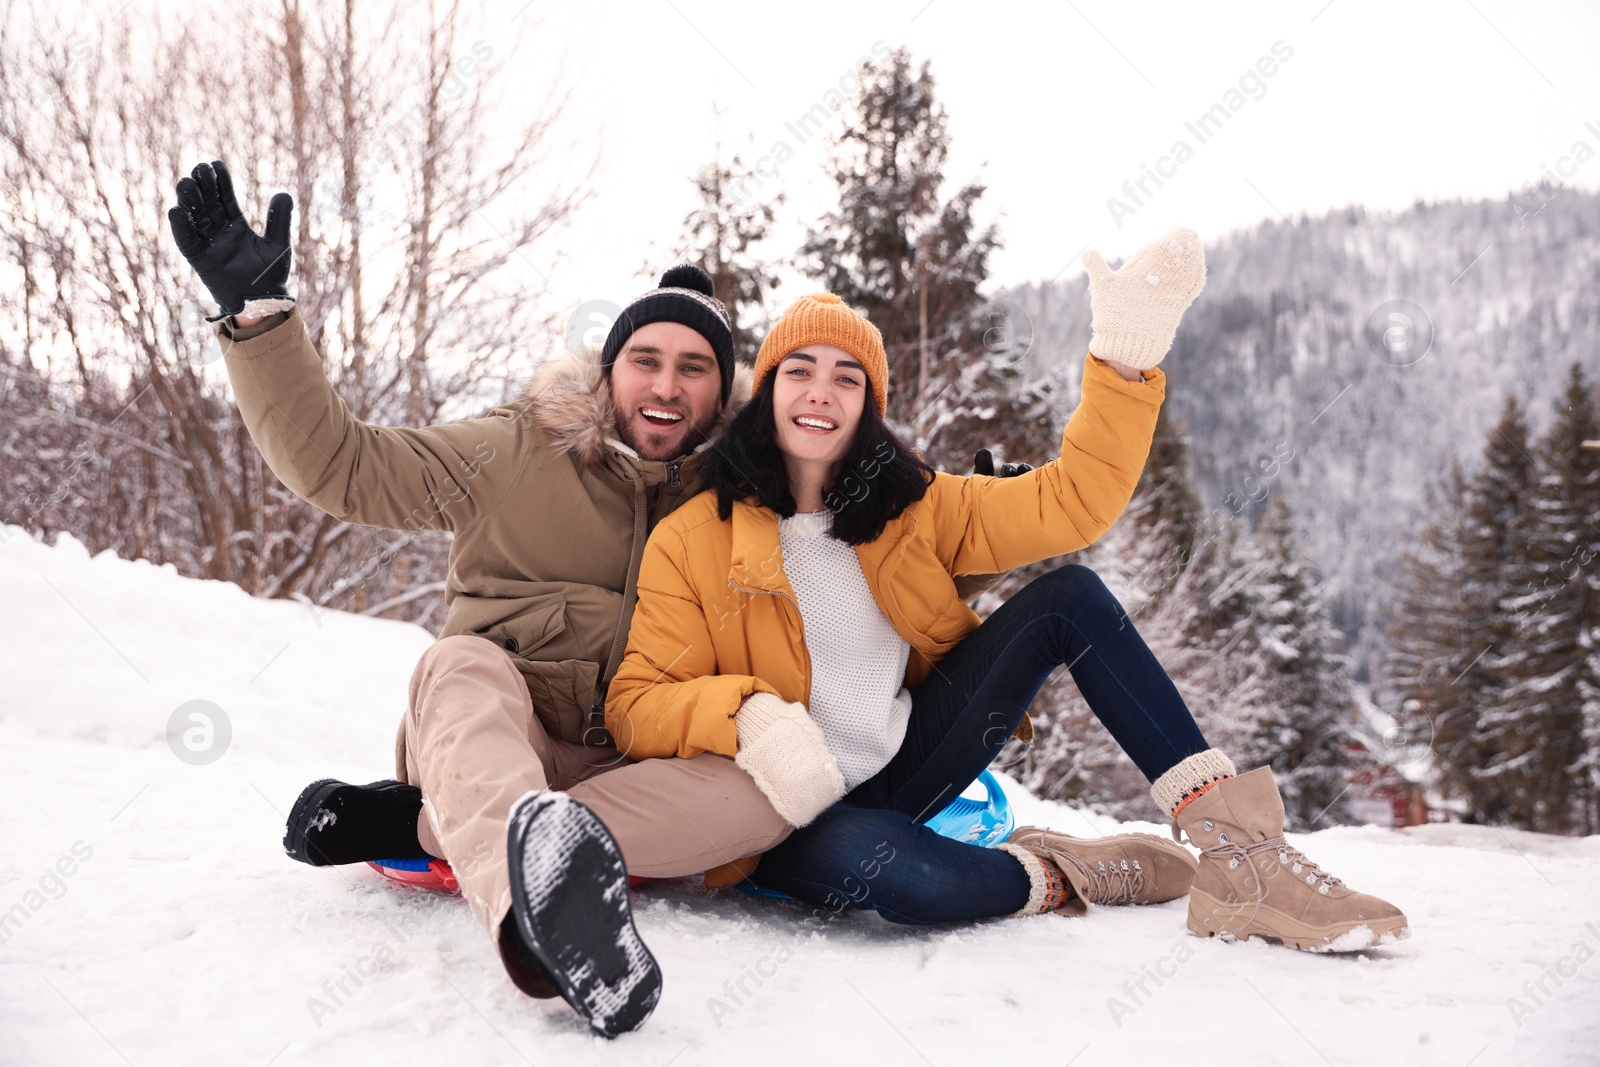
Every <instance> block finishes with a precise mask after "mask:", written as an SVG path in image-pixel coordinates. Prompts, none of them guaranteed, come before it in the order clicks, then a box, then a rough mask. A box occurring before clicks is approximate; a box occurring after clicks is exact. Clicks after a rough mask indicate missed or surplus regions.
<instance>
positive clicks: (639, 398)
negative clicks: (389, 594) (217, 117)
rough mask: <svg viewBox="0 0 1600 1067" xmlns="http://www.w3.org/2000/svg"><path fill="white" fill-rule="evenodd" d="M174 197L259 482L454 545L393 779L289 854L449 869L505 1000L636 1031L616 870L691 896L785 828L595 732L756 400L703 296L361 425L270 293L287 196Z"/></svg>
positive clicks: (642, 311) (319, 798)
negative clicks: (515, 995)
mask: <svg viewBox="0 0 1600 1067" xmlns="http://www.w3.org/2000/svg"><path fill="white" fill-rule="evenodd" d="M177 193H178V206H177V207H175V208H173V209H172V210H171V211H170V212H169V220H170V222H171V225H172V232H173V236H174V238H175V239H176V241H177V243H178V247H179V249H180V251H181V252H182V253H183V255H184V257H185V258H186V259H188V261H189V262H190V264H191V265H192V266H194V268H195V270H196V271H197V272H198V274H199V276H200V279H201V280H202V281H203V282H204V283H205V284H206V286H207V287H208V288H209V290H210V291H211V294H212V296H213V297H214V298H215V299H216V301H217V304H218V305H219V308H220V314H219V315H218V316H217V319H219V320H220V322H219V325H218V335H219V339H220V340H221V342H222V345H223V349H224V353H225V358H226V364H227V370H228V375H229V379H230V381H231V382H232V384H233V389H234V394H235V397H236V399H237V402H238V405H239V410H240V414H241V416H242V417H243V419H244V422H245V425H246V427H247V428H248V430H249V432H250V435H251V438H252V440H254V442H255V444H256V446H257V447H258V448H259V449H260V450H261V453H262V456H263V457H264V458H265V459H266V462H267V464H268V465H269V466H270V467H271V468H272V470H273V473H275V474H276V475H277V476H278V477H279V478H280V479H281V480H282V481H283V483H284V484H285V485H287V486H288V487H289V488H290V489H291V490H293V491H294V492H295V493H296V494H298V495H299V496H300V497H302V498H303V499H305V500H306V501H308V502H310V503H311V504H314V505H315V506H317V507H319V508H321V509H322V510H324V511H326V512H328V513H329V514H331V515H333V516H335V517H337V518H339V519H342V520H345V521H348V522H354V523H360V524H363V525H369V526H382V527H388V528H394V529H399V528H405V529H420V528H426V529H435V530H449V531H451V532H452V533H453V534H454V535H455V536H454V541H453V542H452V544H451V547H450V564H449V575H448V580H447V583H446V593H445V597H446V601H447V604H448V609H449V610H448V614H447V617H446V621H445V624H444V627H443V630H442V632H441V635H440V640H439V641H438V642H437V643H436V644H435V645H433V646H432V647H431V648H430V649H429V650H428V651H427V652H426V653H425V654H424V655H423V657H422V659H421V661H420V662H419V663H418V664H417V668H416V671H415V673H414V674H413V676H412V679H411V688H410V701H409V708H408V710H407V713H406V715H405V718H404V720H403V721H402V723H401V727H400V732H399V736H398V738H397V741H396V749H395V769H396V774H397V776H398V778H399V781H397V782H379V783H373V784H372V785H369V786H355V785H347V784H345V783H342V782H333V781H325V782H318V783H314V784H313V785H312V786H310V787H308V788H307V790H306V792H305V793H303V794H302V796H301V798H300V800H299V801H297V803H296V805H295V810H294V812H293V813H292V814H291V817H290V820H289V821H290V825H289V834H288V837H286V839H285V845H286V847H287V848H288V849H289V850H290V853H291V855H294V856H295V858H297V859H301V860H303V861H305V862H308V863H312V864H314V865H318V866H320V865H324V864H328V863H348V862H358V861H361V860H365V859H377V858H384V857H390V856H397V855H398V856H406V855H420V854H428V855H433V856H441V857H443V858H444V859H446V860H447V861H448V862H449V863H450V864H451V866H452V867H453V868H454V870H455V874H456V877H457V879H458V881H459V882H460V886H461V890H462V893H463V895H464V896H465V898H466V900H467V901H468V903H469V904H470V905H471V907H472V909H473V912H474V914H476V915H477V917H478V919H479V920H480V921H481V922H482V923H483V925H484V927H485V929H486V930H487V931H488V933H489V935H490V937H491V938H492V939H493V940H494V942H495V944H496V946H497V948H498V950H499V954H500V959H501V961H502V963H503V964H504V966H505V968H506V970H507V972H508V974H509V975H510V976H511V978H512V980H513V981H514V982H515V983H516V984H517V986H518V987H519V988H520V989H522V990H523V991H524V992H526V993H528V994H530V995H532V996H541V997H549V996H554V995H556V994H558V993H559V994H560V995H561V996H562V997H564V998H565V999H566V1000H567V1001H568V1003H570V1004H571V1005H572V1006H573V1007H574V1008H575V1009H576V1010H577V1011H578V1012H579V1013H580V1014H582V1015H583V1016H584V1017H585V1019H587V1020H588V1022H589V1023H590V1025H591V1026H593V1027H594V1028H595V1029H597V1030H599V1031H600V1032H601V1033H604V1034H607V1035H608V1036H609V1035H614V1034H617V1033H620V1032H623V1031H626V1030H631V1029H634V1028H636V1027H637V1026H639V1025H640V1024H641V1023H642V1022H643V1021H644V1019H645V1018H646V1017H647V1016H648V1015H649V1013H650V1011H651V1009H652V1008H653V1007H654V1005H655V1003H656V1000H657V998H658V997H659V995H660V988H661V976H660V971H659V969H658V968H657V966H656V964H655V960H654V959H653V958H652V957H651V956H650V953H649V951H648V949H646V948H645V947H644V945H643V943H642V941H640V939H639V936H638V933H637V931H636V930H635V929H634V926H633V920H632V915H631V911H630V909H629V903H628V883H627V875H628V873H630V872H631V873H632V874H635V875H642V876H656V877H671V876H675V875H685V874H692V873H697V872H701V871H708V870H711V869H713V868H718V867H722V866H724V865H727V864H730V863H731V862H732V861H734V860H737V859H740V858H741V857H746V856H751V855H755V854H758V853H760V852H763V851H765V850H767V849H769V848H771V847H773V846H774V845H776V844H778V843H779V842H780V841H782V840H783V839H784V838H785V837H786V836H787V835H788V833H789V831H790V829H791V828H790V826H789V825H788V824H787V823H786V822H785V821H784V820H783V818H782V817H781V816H779V815H778V813H777V811H776V810H775V809H774V808H773V806H772V804H771V802H770V801H769V800H768V798H767V797H766V796H765V795H763V793H762V792H761V790H760V789H759V788H757V786H756V784H755V782H754V780H753V779H752V778H751V777H750V775H748V774H746V773H745V772H744V771H743V770H741V769H740V768H739V767H737V766H736V765H735V764H734V762H733V761H732V760H730V759H727V758H726V757H723V756H718V755H714V754H710V753H707V754H705V755H703V756H700V757H698V758H695V759H692V760H678V759H673V760H646V761H642V762H633V761H631V760H629V759H627V756H626V753H619V752H618V751H617V750H616V748H615V747H614V746H613V745H612V744H611V739H610V737H609V736H608V735H607V734H606V732H605V728H604V705H605V694H606V687H607V685H608V684H609V682H610V680H611V676H612V674H613V672H614V671H615V670H616V668H617V666H618V664H619V663H620V661H621V658H622V651H623V647H624V644H625V643H626V639H627V633H628V622H629V618H630V616H631V614H632V609H633V603H634V583H635V580H636V579H637V576H638V569H639V561H640V558H641V556H642V554H643V551H644V544H645V540H646V538H647V536H648V535H649V532H650V530H651V528H652V527H653V526H654V525H655V523H656V522H657V521H659V520H660V519H661V517H662V516H663V515H665V514H667V513H669V512H670V511H671V510H672V509H673V508H675V507H676V506H677V505H678V504H680V503H681V502H683V501H684V500H686V499H688V498H689V497H690V496H691V495H692V494H693V492H694V491H695V481H696V469H697V467H698V465H699V462H700V457H701V452H702V450H703V449H704V448H705V447H706V443H707V441H708V438H709V437H710V435H711V434H712V433H713V432H714V431H715V430H716V428H717V427H718V426H719V424H720V422H721V420H723V419H725V418H727V417H729V416H730V415H731V414H732V411H733V410H735V409H736V408H737V406H739V405H740V404H742V403H743V401H744V400H745V399H746V398H748V396H749V372H748V370H746V371H744V372H743V373H742V374H740V375H736V374H735V368H734V361H733V337H732V331H731V329H730V326H729V320H728V314H727V311H726V309H725V308H724V307H723V306H722V304H720V303H719V302H718V301H717V300H716V298H715V295H714V292H713V287H712V284H711V281H710V279H709V278H708V277H706V276H705V274H704V273H703V272H701V271H699V270H698V269H696V268H694V267H675V268H673V269H672V270H669V271H668V272H667V273H666V274H665V275H663V276H662V279H661V286H660V287H659V288H657V289H654V290H652V291H651V292H648V293H646V294H644V295H643V296H641V297H640V298H639V299H638V300H636V301H634V302H633V303H632V304H630V305H629V306H628V308H627V309H626V310H625V312H624V313H623V315H622V316H621V317H620V318H619V319H618V321H617V323H616V324H615V326H614V327H613V328H612V330H611V332H610V335H609V336H608V337H607V339H606V342H605V346H604V349H603V352H602V357H601V360H600V363H599V365H598V366H596V365H595V364H594V363H592V362H588V361H584V360H581V359H577V358H573V359H568V360H565V361H561V362H558V363H556V364H554V365H552V366H550V367H548V368H546V369H545V370H544V371H543V372H541V373H540V374H539V376H538V378H537V379H536V380H535V382H534V384H533V386H532V387H531V388H530V389H529V391H528V393H527V395H526V396H525V397H523V398H522V399H521V400H519V401H517V402H516V403H512V404H507V405H505V406H503V407H500V408H497V409H496V410H494V411H492V412H491V413H489V414H488V415H486V416H484V417H482V418H478V419H468V420H464V421H461V422H456V423H452V424H449V425H441V426H429V427H425V428H422V429H395V428H387V427H377V426H370V425H367V424H365V423H363V422H361V421H360V420H358V419H356V418H355V417H353V416H352V415H351V414H350V412H349V410H348V409H347V408H346V407H345V405H344V404H343V403H342V402H341V401H340V400H339V398H338V397H337V396H336V395H335V393H334V391H333V389H332V387H331V386H330V384H329V383H328V380H327V377H326V375H325V374H324V372H323V367H322V360H321V358H320V356H319V355H318V353H317V351H316V349H315V348H314V346H313V345H312V343H311V340H310V338H309V336H308V334H307V331H306V327H305V324H304V322H303V321H302V320H301V318H300V317H299V315H298V314H297V313H296V312H295V310H294V298H293V297H291V296H290V295H289V293H288V290H287V288H286V286H287V282H288V277H289V262H290V248H289V232H290V227H289V219H290V214H291V212H292V210H293V200H292V198H291V197H290V196H289V195H288V194H287V193H279V194H278V195H277V196H275V197H274V198H273V200H272V203H271V206H270V208H269V210H268V213H267V223H266V228H265V231H264V236H263V235H257V234H256V233H255V231H254V230H252V229H251V227H250V225H249V223H248V222H246V221H245V219H244V217H243V214H242V213H241V211H240V210H239V206H238V203H237V200H236V198H235V195H234V191H233V184H232V179H231V177H230V175H229V173H228V169H227V167H226V166H225V165H224V164H223V163H221V162H220V161H219V162H215V163H212V164H209V165H208V164H205V163H202V164H200V165H199V166H197V167H195V168H194V171H193V173H192V174H191V176H190V177H187V178H184V179H183V180H181V181H180V182H179V183H178V190H177Z"/></svg>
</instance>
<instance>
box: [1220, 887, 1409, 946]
mask: <svg viewBox="0 0 1600 1067" xmlns="http://www.w3.org/2000/svg"><path fill="white" fill-rule="evenodd" d="M1361 930H1365V931H1366V936H1362V935H1360V934H1359V933H1357V931H1361ZM1189 932H1190V933H1191V934H1193V935H1194V936H1196V937H1220V938H1222V939H1223V940H1224V941H1248V940H1250V938H1252V937H1266V938H1271V939H1272V940H1275V941H1280V942H1282V943H1283V944H1285V945H1288V946H1289V947H1291V948H1297V949H1301V950H1302V951H1305V952H1359V951H1361V950H1363V949H1368V948H1373V947H1376V946H1380V945H1387V944H1390V943H1392V942H1394V941H1404V940H1405V939H1406V938H1408V937H1410V936H1411V928H1410V927H1409V926H1408V925H1407V923H1406V918H1405V916H1403V915H1400V916H1394V917H1391V918H1387V919H1345V920H1342V921H1340V922H1336V923H1329V924H1328V925H1326V926H1314V925H1312V924H1310V923H1306V922H1303V921H1301V920H1299V919H1296V918H1294V917H1293V916H1291V915H1286V914H1284V913H1283V912H1281V911H1279V910H1278V909H1276V908H1272V907H1268V906H1267V905H1265V904H1256V903H1245V904H1229V903H1225V902H1223V901H1221V900H1219V899H1217V898H1216V897H1214V896H1212V895H1211V894H1210V893H1207V892H1206V891H1205V890H1203V889H1191V890H1190V891H1189Z"/></svg>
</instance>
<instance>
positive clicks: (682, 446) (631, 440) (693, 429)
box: [617, 404, 710, 461]
mask: <svg viewBox="0 0 1600 1067" xmlns="http://www.w3.org/2000/svg"><path fill="white" fill-rule="evenodd" d="M649 406H651V407H662V408H668V409H671V410H673V411H677V410H678V409H677V408H676V407H675V406H674V405H672V404H651V405H649ZM635 415H637V409H635V411H634V412H632V413H630V414H629V415H628V417H627V418H623V419H619V420H618V424H617V437H618V439H619V440H621V441H622V443H623V444H625V445H627V446H628V447H629V448H631V449H633V450H634V451H635V452H637V453H638V454H639V457H640V458H641V459H647V460H656V461H660V460H672V459H678V458H679V457H680V456H687V455H688V454H689V453H691V452H693V451H694V450H695V447H696V446H697V445H699V444H700V443H701V442H702V441H704V440H705V439H706V434H707V431H708V430H709V428H710V427H709V425H708V426H697V425H694V424H692V423H691V422H690V419H689V416H688V414H687V413H684V416H683V423H680V424H679V426H674V427H672V428H671V429H667V428H666V427H663V428H662V429H663V430H665V431H666V432H665V433H663V434H661V435H660V436H667V435H670V434H676V433H679V432H682V434H683V436H682V438H681V439H680V443H679V444H677V445H660V446H656V447H651V446H650V445H648V444H647V443H646V441H645V440H643V439H642V437H643V435H642V434H640V433H639V432H638V431H637V427H636V424H635V423H634V416H635ZM684 424H688V425H689V428H688V429H687V430H683V431H680V428H679V427H681V426H682V425H684ZM658 452H666V453H667V454H657V453H658Z"/></svg>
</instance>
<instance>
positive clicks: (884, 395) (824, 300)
mask: <svg viewBox="0 0 1600 1067" xmlns="http://www.w3.org/2000/svg"><path fill="white" fill-rule="evenodd" d="M806 345H833V346H834V347H835V348H842V349H844V350H845V351H846V352H848V353H850V354H851V355H852V356H854V357H856V359H858V360H860V362H861V365H862V366H863V367H864V368H866V374H867V382H868V384H870V385H871V386H872V400H873V402H874V403H875V404H877V406H878V416H879V417H880V418H881V417H882V416H883V415H884V413H885V412H887V411H888V410H889V358H888V356H886V355H885V354H884V351H883V335H882V334H881V333H879V332H878V328H877V327H876V326H874V325H872V323H870V322H868V321H867V320H866V317H865V316H863V315H861V314H859V313H857V312H855V311H852V310H850V308H849V307H847V306H846V305H845V302H844V301H843V300H841V299H839V298H838V297H837V296H835V295H833V294H832V293H812V294H811V295H810V296H802V297H801V298H800V299H799V300H796V301H795V302H794V303H793V304H790V305H789V308H788V310H787V311H785V312H784V313H783V315H782V317H781V318H779V319H778V322H777V325H775V326H773V327H772V332H771V333H769V334H767V339H766V340H765V341H763V342H761V351H760V353H759V354H758V355H757V356H756V375H755V383H754V385H752V387H751V388H752V389H760V388H761V383H762V382H763V381H765V380H766V377H767V375H769V374H771V373H772V370H773V368H774V367H776V366H777V365H778V362H779V361H780V360H781V359H783V357H784V356H787V355H788V354H789V353H791V352H794V351H797V350H799V349H802V348H804V347H805V346H806Z"/></svg>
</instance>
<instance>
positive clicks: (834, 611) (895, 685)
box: [778, 511, 911, 789]
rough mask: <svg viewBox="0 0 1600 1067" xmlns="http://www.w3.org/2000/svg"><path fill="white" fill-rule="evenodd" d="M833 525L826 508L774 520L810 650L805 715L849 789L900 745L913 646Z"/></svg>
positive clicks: (906, 715)
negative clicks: (833, 533)
mask: <svg viewBox="0 0 1600 1067" xmlns="http://www.w3.org/2000/svg"><path fill="white" fill-rule="evenodd" d="M832 522H833V516H832V514H831V513H830V512H827V511H817V512H811V513H809V514H806V513H801V514H797V515H795V516H794V517H793V518H788V519H779V520H778V536H779V539H780V541H781V543H782V545H783V571H784V574H785V575H786V576H787V577H788V579H789V584H790V585H791V586H793V587H794V592H795V597H796V600H797V601H798V606H799V608H800V621H801V623H802V624H803V626H804V629H805V635H806V650H807V651H808V652H810V653H811V694H810V700H809V703H808V705H807V710H809V711H810V712H811V718H812V719H813V720H815V721H816V723H817V725H818V726H820V727H822V736H823V738H824V739H825V740H826V741H827V743H828V751H829V752H831V753H832V754H833V758H834V760H835V761H836V762H837V763H838V764H839V771H840V773H841V774H842V775H843V776H844V781H845V786H846V787H847V788H849V789H854V788H855V787H856V786H858V785H860V784H861V783H862V782H864V781H866V780H867V779H868V778H871V777H872V776H873V775H874V774H877V773H878V772H879V771H880V770H882V769H883V767H884V765H885V764H887V763H888V762H889V760H890V759H891V758H892V757H893V756H894V754H895V753H896V752H898V751H899V750H900V742H902V741H904V740H905V736H906V722H907V720H909V719H910V717H911V693H910V692H909V691H908V690H907V689H906V688H905V686H904V685H903V684H902V682H903V680H904V678H905V673H906V661H907V659H908V658H909V657H910V655H911V646H910V645H909V644H907V643H906V640H905V638H903V637H901V636H900V635H899V633H897V632H896V631H895V628H894V627H893V626H892V625H890V623H889V620H888V619H886V618H884V615H883V611H882V610H881V609H880V608H879V607H878V603H877V601H875V600H873V599H872V590H871V588H870V587H869V586H868V585H867V576H866V575H865V574H863V573H862V572H861V561H860V559H858V558H857V557H856V550H855V549H854V548H852V547H851V546H850V545H847V544H845V543H844V542H843V541H838V540H835V539H834V538H833V537H831V536H830V535H829V533H828V530H829V529H830V527H831V526H832Z"/></svg>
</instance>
